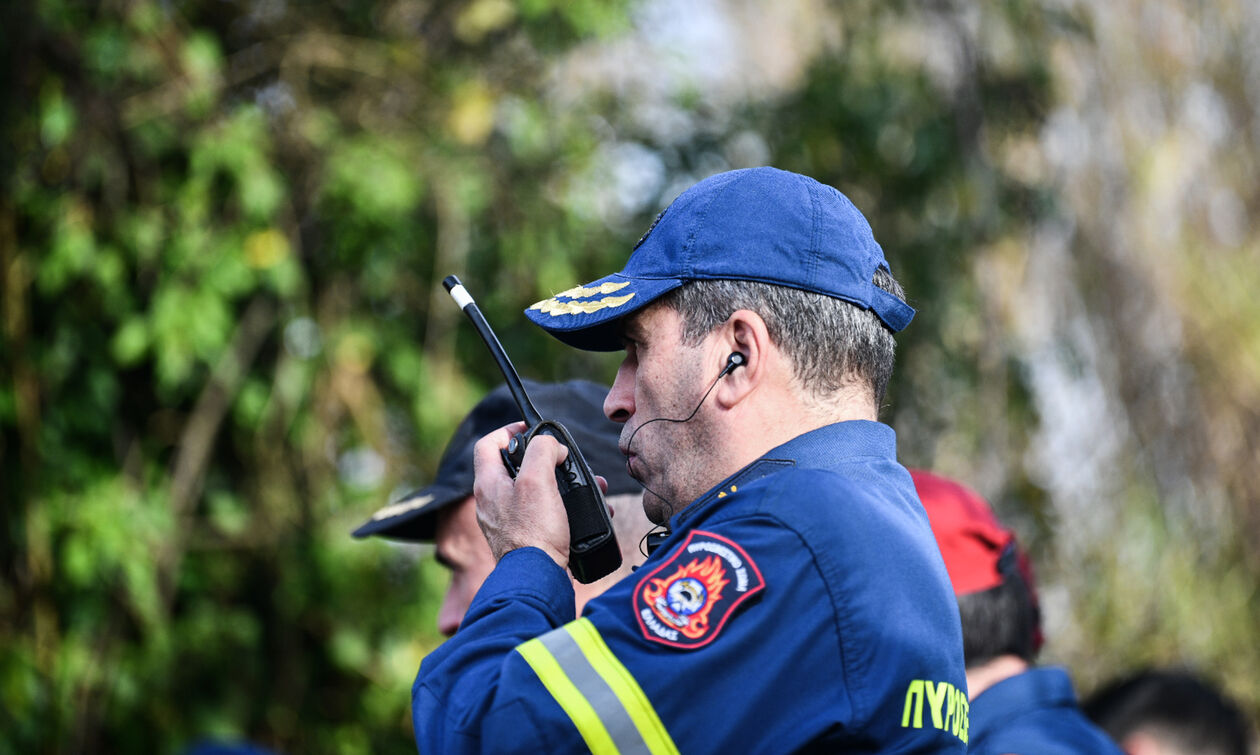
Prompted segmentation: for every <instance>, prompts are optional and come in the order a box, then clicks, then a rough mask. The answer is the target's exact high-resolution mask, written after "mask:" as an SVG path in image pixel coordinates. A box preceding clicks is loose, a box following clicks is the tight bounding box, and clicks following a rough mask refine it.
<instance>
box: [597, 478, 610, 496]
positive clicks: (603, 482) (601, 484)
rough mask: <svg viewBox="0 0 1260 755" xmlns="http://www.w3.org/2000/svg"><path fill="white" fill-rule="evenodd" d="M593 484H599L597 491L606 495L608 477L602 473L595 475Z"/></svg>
mask: <svg viewBox="0 0 1260 755" xmlns="http://www.w3.org/2000/svg"><path fill="white" fill-rule="evenodd" d="M595 484H596V485H598V486H599V492H601V493H603V494H604V495H608V478H606V477H604V476H603V475H599V474H597V475H595Z"/></svg>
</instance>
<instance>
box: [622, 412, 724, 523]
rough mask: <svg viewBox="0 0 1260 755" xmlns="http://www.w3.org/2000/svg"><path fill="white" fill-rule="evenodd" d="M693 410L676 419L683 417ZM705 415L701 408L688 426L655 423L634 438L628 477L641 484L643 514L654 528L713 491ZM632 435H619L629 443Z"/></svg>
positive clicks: (686, 423)
mask: <svg viewBox="0 0 1260 755" xmlns="http://www.w3.org/2000/svg"><path fill="white" fill-rule="evenodd" d="M694 406H695V405H694V404H692V406H691V407H689V408H688V409H687V410H686V411H683V412H682V413H681V414H680V415H679V416H680V417H685V416H686V415H687V414H688V413H689V412H690V411H691V408H694ZM706 414H707V413H706V411H705V407H701V408H700V411H699V412H697V413H696V416H695V417H693V418H692V419H691V420H690V421H688V422H681V423H680V422H657V423H655V424H653V425H652V427H644V428H643V431H642V432H640V433H639V434H638V435H637V436H635V438H634V444H635V445H636V446H638V448H632V449H631V450H632V451H634V453H635V460H634V463H633V465H631V467H630V476H631V477H633V478H635V479H636V480H638V481H639V482H640V483H642V484H643V486H644V493H643V513H644V514H645V515H646V516H647V518H648V519H649V520H650V521H651V522H653V523H655V524H665V523H666V522H668V521H669V519H670V517H672V516H673V515H674V514H677V513H678V512H679V511H682V510H683V509H684V508H686V507H687V506H688V505H689V504H690V503H691V502H692V501H694V500H695V499H696V498H697V497H699V496H700V494H702V493H704V491H706V490H708V489H709V488H710V487H712V484H709V483H708V482H707V480H708V477H709V475H708V474H706V470H707V469H708V468H709V467H711V466H712V454H711V453H710V450H711V445H712V444H711V443H710V442H709V436H708V432H709V427H708V426H709V418H708V417H707V416H706ZM627 429H628V428H627ZM632 432H633V430H630V432H626V431H625V430H624V429H623V431H622V435H623V436H624V437H626V438H627V439H628V438H629V437H630V434H631V433H632ZM649 434H650V435H649ZM645 435H649V437H647V438H644V437H643V436H645ZM645 440H646V441H648V442H647V443H644V441H645Z"/></svg>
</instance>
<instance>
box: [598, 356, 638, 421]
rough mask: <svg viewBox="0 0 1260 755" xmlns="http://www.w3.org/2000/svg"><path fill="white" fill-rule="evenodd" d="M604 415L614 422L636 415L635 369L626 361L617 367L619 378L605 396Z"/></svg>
mask: <svg viewBox="0 0 1260 755" xmlns="http://www.w3.org/2000/svg"><path fill="white" fill-rule="evenodd" d="M604 416H606V417H608V419H610V420H612V421H613V422H625V421H626V420H628V419H630V418H631V417H632V416H634V370H633V368H631V367H630V366H629V365H627V364H626V363H625V362H622V363H621V366H620V367H618V368H617V379H616V380H614V381H613V384H612V388H610V389H608V395H607V396H605V397H604Z"/></svg>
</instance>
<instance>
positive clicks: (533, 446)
mask: <svg viewBox="0 0 1260 755" xmlns="http://www.w3.org/2000/svg"><path fill="white" fill-rule="evenodd" d="M568 456H569V449H568V448H567V447H566V446H564V445H563V444H561V443H560V442H559V441H557V440H556V439H555V438H553V437H551V436H550V435H542V434H539V435H535V436H534V437H533V439H532V440H530V442H529V445H528V446H526V447H525V460H524V462H522V463H521V475H523V476H531V475H535V474H539V475H541V474H544V473H545V474H546V475H547V476H552V475H553V470H554V469H555V468H556V467H558V466H560V465H561V464H563V463H564V460H565V459H566V458H568Z"/></svg>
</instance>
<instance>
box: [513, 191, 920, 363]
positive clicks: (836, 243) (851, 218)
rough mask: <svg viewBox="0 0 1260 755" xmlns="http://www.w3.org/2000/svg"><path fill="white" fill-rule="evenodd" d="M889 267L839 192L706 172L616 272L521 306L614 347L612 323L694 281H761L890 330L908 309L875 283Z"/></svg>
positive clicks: (573, 342) (538, 319)
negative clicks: (837, 305) (857, 311)
mask: <svg viewBox="0 0 1260 755" xmlns="http://www.w3.org/2000/svg"><path fill="white" fill-rule="evenodd" d="M877 268H883V269H884V270H888V262H887V261H886V260H885V259H884V251H883V249H881V248H880V246H879V244H878V243H876V242H875V237H874V236H873V235H872V234H871V226H870V224H869V223H867V222H866V218H865V217H863V216H862V213H861V212H859V211H858V209H857V208H856V207H854V206H853V203H852V202H850V201H849V199H848V198H847V197H845V196H844V195H843V194H841V193H840V192H838V191H836V190H835V189H833V188H831V187H830V186H824V185H823V184H820V183H818V182H817V181H815V180H814V179H812V178H809V177H807V176H802V175H799V174H797V173H789V172H787V171H784V170H779V169H777V168H748V169H746V170H733V171H730V172H727V173H719V174H717V175H715V176H710V177H709V178H706V179H704V180H703V181H701V182H700V183H698V184H696V185H695V186H692V187H691V188H690V189H688V190H687V191H685V192H683V193H682V194H681V195H680V196H679V197H678V198H677V199H675V200H674V202H673V203H672V204H671V205H670V206H669V207H668V208H666V209H665V211H664V212H662V213H661V214H660V215H659V216H658V217H657V218H656V222H655V223H653V224H652V227H651V228H649V229H648V232H647V233H646V234H644V236H643V238H642V239H640V240H639V243H638V244H637V245H636V246H635V248H634V251H633V252H632V253H631V255H630V260H629V261H628V262H627V263H626V266H625V269H624V270H622V271H621V272H619V273H613V274H612V275H608V276H605V277H603V278H600V279H599V280H597V281H594V282H592V283H588V284H587V285H585V286H578V287H576V288H571V289H569V290H568V291H564V292H562V293H559V294H556V295H555V296H553V297H551V298H550V299H545V300H543V301H540V302H538V303H537V304H534V305H533V306H531V307H530V308H529V309H527V310H525V314H526V316H527V317H529V319H530V320H532V321H534V323H536V324H537V325H540V326H541V327H542V328H543V329H545V330H546V331H547V332H549V333H551V334H552V335H553V336H555V337H556V338H558V339H560V340H561V341H564V342H565V343H567V344H569V345H570V346H575V347H577V348H579V349H586V350H588V351H616V350H617V349H620V348H621V340H620V333H619V332H618V327H617V321H618V320H620V319H621V318H622V317H625V316H626V315H628V314H631V313H632V312H635V311H637V310H639V309H642V308H643V307H645V306H647V305H648V304H650V303H652V302H653V301H655V300H656V299H657V298H659V297H660V296H662V295H663V294H666V293H668V292H669V291H672V290H674V289H675V288H678V287H679V286H681V285H683V284H684V283H686V282H688V281H694V280H747V281H761V282H763V283H770V284H774V285H777V286H788V287H790V288H797V289H801V290H803V291H812V292H814V293H818V294H825V295H826V296H833V297H835V298H837V299H843V300H845V301H847V302H850V303H852V304H855V305H857V306H859V307H862V308H863V309H869V310H871V311H873V312H874V313H875V314H876V315H878V316H879V319H880V320H882V321H883V323H884V324H885V325H887V326H888V327H889V328H890V329H891V330H893V331H894V332H896V331H899V330H901V329H902V328H904V327H906V326H907V325H909V324H910V320H911V319H912V318H913V317H914V309H912V308H911V307H910V306H909V305H908V304H906V303H905V302H903V301H901V300H900V299H898V298H897V297H896V296H893V295H892V294H890V293H888V292H887V291H884V290H883V289H881V288H879V287H878V286H876V285H875V284H874V283H873V282H872V279H873V277H874V275H875V270H876V269H877Z"/></svg>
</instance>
